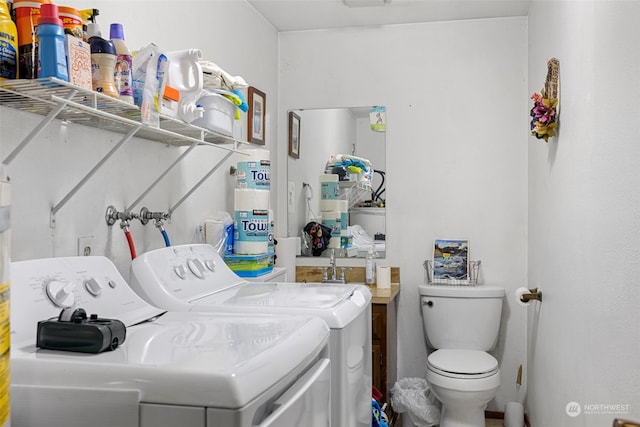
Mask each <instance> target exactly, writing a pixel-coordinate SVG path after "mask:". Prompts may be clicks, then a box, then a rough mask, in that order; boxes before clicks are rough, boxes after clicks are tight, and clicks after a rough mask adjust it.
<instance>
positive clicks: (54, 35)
mask: <svg viewBox="0 0 640 427" xmlns="http://www.w3.org/2000/svg"><path fill="white" fill-rule="evenodd" d="M37 34H38V40H39V46H38V60H39V62H40V66H39V70H38V78H44V77H55V78H57V79H60V80H64V81H66V82H68V81H69V70H68V68H67V56H66V54H65V50H64V42H65V38H64V29H63V27H62V20H61V19H60V18H59V17H58V6H56V5H55V4H51V3H45V4H43V5H42V6H40V19H38V29H37Z"/></svg>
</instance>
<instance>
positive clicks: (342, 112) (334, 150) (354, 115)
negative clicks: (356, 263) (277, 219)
mask: <svg viewBox="0 0 640 427" xmlns="http://www.w3.org/2000/svg"><path fill="white" fill-rule="evenodd" d="M290 112H293V113H294V114H293V115H291V114H289V113H290ZM291 116H293V117H296V123H295V124H296V125H298V126H299V136H297V135H294V136H295V137H296V138H295V143H296V147H297V152H296V154H297V156H298V158H295V157H292V156H291V155H289V156H288V160H287V175H288V178H287V180H288V185H287V193H288V194H287V205H288V230H287V231H288V235H289V236H301V237H302V236H303V235H304V233H303V232H302V230H303V229H304V227H305V226H306V225H307V224H308V223H309V222H312V221H313V222H317V223H324V225H328V226H330V227H331V225H332V224H330V223H331V219H330V217H332V216H335V212H333V213H329V212H330V211H324V216H325V221H324V222H323V210H322V209H327V206H328V205H327V204H326V203H324V201H323V202H322V203H321V200H322V198H323V195H322V191H321V190H322V189H321V175H324V174H325V172H333V175H336V176H337V177H338V182H337V188H338V191H339V195H338V197H339V198H340V199H341V200H347V201H348V202H346V204H347V205H348V206H347V212H348V214H344V215H343V216H342V218H345V217H346V218H348V220H347V221H348V227H347V230H345V227H344V225H343V226H342V231H341V232H340V233H334V232H332V237H334V238H335V237H336V236H335V235H336V234H338V235H340V237H341V239H340V240H332V241H331V243H330V245H329V248H337V249H336V250H335V254H336V256H340V257H361V258H364V257H366V254H367V251H368V250H369V248H370V247H371V245H372V244H373V245H374V247H375V250H376V252H377V257H379V258H383V257H384V256H385V250H386V246H385V238H386V226H385V219H386V218H385V214H386V213H385V208H384V206H385V205H384V201H385V199H386V193H385V191H384V188H385V185H386V175H385V169H386V164H385V160H386V151H385V150H386V148H385V146H386V133H385V132H384V125H385V123H384V121H385V120H386V119H385V109H384V107H376V106H365V107H349V108H324V109H300V110H291V111H288V112H287V117H291ZM380 121H382V122H383V123H382V125H383V126H380V125H379V124H378V125H377V126H376V125H375V123H376V122H378V123H379V122H380ZM372 123H373V124H374V125H373V126H372ZM374 128H376V129H378V130H377V131H376V130H373V129H374ZM290 138H291V136H290ZM340 154H341V155H344V156H342V157H339V158H338V159H335V156H336V155H340ZM332 156H334V157H332ZM344 159H347V160H348V161H349V162H352V161H354V159H355V167H356V168H355V169H354V168H352V167H348V168H344V163H342V162H340V160H344ZM359 159H362V160H363V161H365V166H368V165H370V171H369V172H368V173H369V176H368V179H367V177H366V176H365V174H364V173H360V174H358V173H357V171H358V170H359V169H358V166H360V164H359V162H358V160H359ZM336 166H337V168H336ZM327 168H329V170H327ZM364 169H366V167H365V168H364ZM360 170H363V169H362V168H361V169H360ZM330 178H333V177H330ZM322 179H323V180H325V179H327V178H322ZM367 181H368V182H367ZM335 185H336V184H327V183H325V185H324V186H323V187H324V188H325V190H326V189H327V187H328V186H335ZM331 188H334V187H331ZM325 196H326V194H325ZM339 206H345V203H344V202H343V203H342V204H341V205H339ZM333 227H334V229H335V227H336V224H335V223H334V224H333ZM338 227H339V225H338ZM345 234H347V235H348V236H350V240H349V239H348V238H347V239H345V238H344V237H345ZM302 246H303V247H302V252H303V254H302V255H303V256H312V254H311V253H310V252H311V251H310V250H305V242H303V243H302ZM329 254H330V250H325V251H323V252H322V254H321V255H320V256H329Z"/></svg>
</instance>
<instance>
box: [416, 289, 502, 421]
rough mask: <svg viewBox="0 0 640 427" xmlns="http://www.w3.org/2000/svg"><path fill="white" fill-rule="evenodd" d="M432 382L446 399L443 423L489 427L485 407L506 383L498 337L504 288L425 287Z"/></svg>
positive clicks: (423, 299) (424, 315) (443, 400)
mask: <svg viewBox="0 0 640 427" xmlns="http://www.w3.org/2000/svg"><path fill="white" fill-rule="evenodd" d="M419 289H420V304H421V308H422V321H423V323H422V324H423V326H424V331H425V335H426V337H427V345H428V347H429V348H431V349H433V350H435V351H433V352H432V353H431V354H430V355H429V357H428V358H427V383H428V384H429V387H430V388H431V391H433V393H434V394H435V395H436V397H437V398H438V400H440V402H441V403H442V411H441V414H442V415H441V418H440V427H476V426H477V427H484V425H485V421H484V410H485V408H486V407H487V403H489V401H491V399H493V398H494V397H495V395H496V392H497V390H498V387H499V386H500V371H499V369H498V361H497V360H496V359H495V358H494V357H493V356H491V355H490V354H489V353H487V351H489V350H491V349H493V348H494V347H495V345H496V342H497V340H498V330H499V329H500V316H501V315H502V299H503V298H504V296H505V291H504V289H503V288H498V287H492V286H445V285H440V286H438V285H420V286H419Z"/></svg>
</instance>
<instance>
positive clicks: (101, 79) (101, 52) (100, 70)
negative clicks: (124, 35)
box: [87, 23, 119, 98]
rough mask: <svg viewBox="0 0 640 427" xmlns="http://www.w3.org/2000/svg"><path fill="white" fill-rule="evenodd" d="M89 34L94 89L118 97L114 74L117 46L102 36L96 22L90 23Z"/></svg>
mask: <svg viewBox="0 0 640 427" xmlns="http://www.w3.org/2000/svg"><path fill="white" fill-rule="evenodd" d="M87 36H88V37H89V39H88V40H87V41H88V42H89V45H90V46H91V81H92V83H93V90H95V91H96V92H100V93H104V94H105V95H109V96H111V97H113V98H118V97H119V94H118V91H117V90H116V86H115V82H114V80H113V74H114V72H115V67H116V60H117V59H118V57H117V56H116V48H115V46H114V45H113V43H111V41H109V40H105V39H103V38H102V33H101V32H100V27H99V26H98V24H96V23H90V24H89V25H88V27H87Z"/></svg>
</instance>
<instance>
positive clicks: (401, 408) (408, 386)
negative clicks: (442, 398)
mask: <svg viewBox="0 0 640 427" xmlns="http://www.w3.org/2000/svg"><path fill="white" fill-rule="evenodd" d="M391 406H392V407H393V410H394V411H396V412H397V413H399V414H402V425H403V427H414V426H416V427H431V426H436V425H438V424H439V423H440V402H438V399H436V397H435V396H434V395H433V393H432V392H431V390H430V389H429V386H428V385H427V380H425V379H423V378H402V379H401V380H398V381H397V382H396V383H395V384H394V386H393V387H392V388H391Z"/></svg>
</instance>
